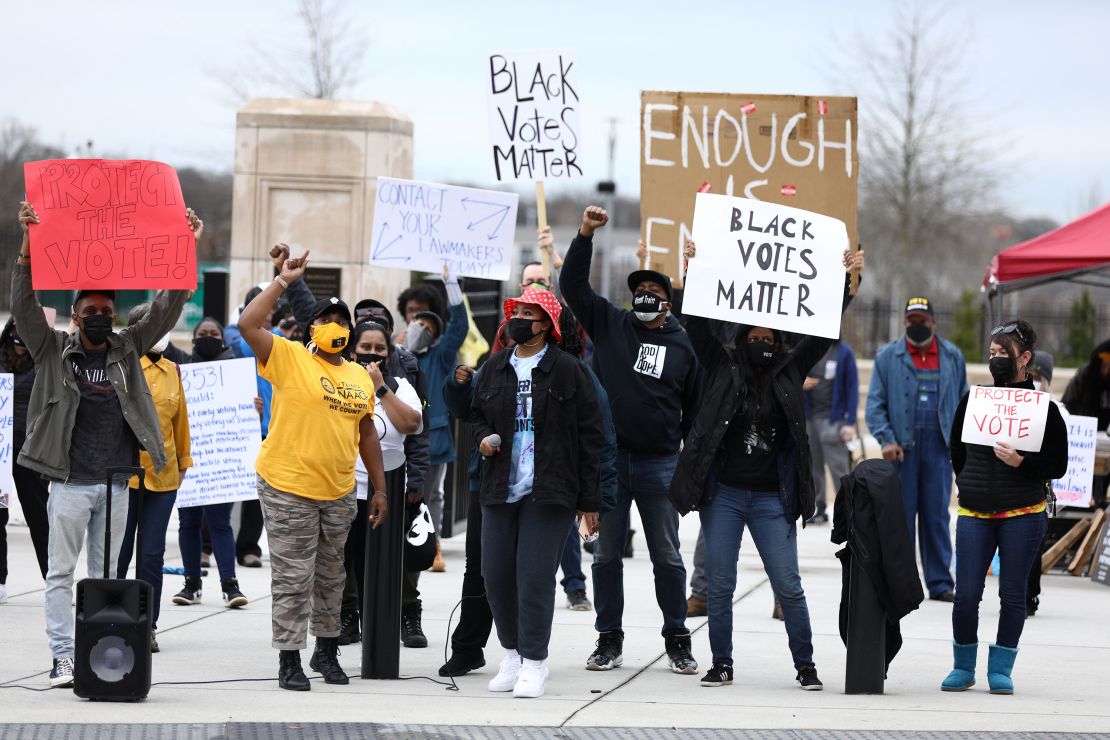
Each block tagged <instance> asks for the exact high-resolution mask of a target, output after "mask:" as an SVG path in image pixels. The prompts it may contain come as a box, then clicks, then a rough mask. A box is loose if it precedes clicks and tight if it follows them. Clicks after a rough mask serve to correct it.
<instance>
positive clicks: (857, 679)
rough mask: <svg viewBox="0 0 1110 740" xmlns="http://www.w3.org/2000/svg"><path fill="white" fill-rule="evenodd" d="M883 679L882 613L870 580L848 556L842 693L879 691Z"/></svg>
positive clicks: (858, 564)
mask: <svg viewBox="0 0 1110 740" xmlns="http://www.w3.org/2000/svg"><path fill="white" fill-rule="evenodd" d="M885 680H886V612H885V611H884V609H883V606H882V604H881V603H880V602H879V596H878V594H876V593H875V587H874V586H873V585H871V579H870V578H868V577H867V573H866V572H865V571H864V570H863V566H861V565H860V563H859V559H858V558H855V557H853V558H852V567H851V571H850V574H849V582H848V658H847V662H846V664H845V670H844V693H845V694H881V693H883V682H884V681H885Z"/></svg>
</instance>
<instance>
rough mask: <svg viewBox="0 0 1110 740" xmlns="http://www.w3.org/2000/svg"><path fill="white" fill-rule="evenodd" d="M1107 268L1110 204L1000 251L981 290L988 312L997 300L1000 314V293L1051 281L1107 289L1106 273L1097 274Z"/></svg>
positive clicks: (1108, 277) (1109, 263)
mask: <svg viewBox="0 0 1110 740" xmlns="http://www.w3.org/2000/svg"><path fill="white" fill-rule="evenodd" d="M1107 268H1110V203H1107V204H1106V205H1104V206H1102V207H1101V208H1097V209H1095V210H1094V211H1091V212H1090V213H1088V214H1087V215H1086V216H1083V217H1081V218H1079V219H1077V220H1075V221H1072V222H1071V223H1069V224H1065V225H1064V226H1061V227H1060V228H1058V229H1056V230H1054V231H1050V232H1048V233H1047V234H1042V235H1040V236H1038V237H1036V238H1035V239H1030V240H1029V241H1027V242H1022V243H1021V244H1015V245H1014V246H1012V247H1007V248H1006V249H1003V250H1002V251H1001V252H999V253H998V254H996V255H995V256H994V258H993V259H991V264H990V267H988V268H987V274H986V275H985V276H984V277H983V290H985V291H988V293H989V295H990V298H991V304H992V309H994V308H995V307H994V306H993V304H994V303H995V299H996V298H997V299H998V306H997V313H1001V310H1002V306H1001V302H1002V301H1001V298H1002V295H1003V294H1004V293H1009V292H1013V291H1015V290H1021V289H1023V288H1031V287H1033V286H1035V285H1042V284H1044V283H1049V282H1052V281H1054V280H1070V281H1071V282H1076V283H1084V284H1088V285H1094V286H1097V287H1102V288H1110V274H1100V273H1101V272H1102V271H1104V270H1107ZM992 313H995V311H994V310H992Z"/></svg>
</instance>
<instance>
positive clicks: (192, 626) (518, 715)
mask: <svg viewBox="0 0 1110 740" xmlns="http://www.w3.org/2000/svg"><path fill="white" fill-rule="evenodd" d="M633 526H635V527H636V528H637V529H639V525H638V523H634V525H633ZM171 532H176V526H175V525H172V524H171ZM696 535H697V520H696V519H695V518H693V517H686V518H685V519H684V520H683V525H682V538H683V544H684V555H685V557H686V560H687V566H688V568H689V567H691V563H692V557H693V546H694V542H695V539H696ZM8 537H9V544H10V548H9V549H10V552H9V565H10V570H11V575H10V577H9V580H8V587H9V593H10V594H11V598H10V600H9V602H8V603H6V604H3V605H0V684H12V683H16V684H21V685H26V686H31V687H36V688H41V687H45V686H47V678H46V673H47V671H48V670H49V668H50V654H49V651H48V650H47V645H46V637H45V633H44V629H45V623H44V619H43V608H42V581H41V579H40V578H39V576H38V572H37V569H36V568H35V566H34V558H33V552H32V549H31V544H30V538H29V536H28V533H27V530H26V529H24V528H20V527H9V531H8ZM828 537H829V528H828V527H827V526H821V527H808V528H806V529H805V531H804V532H802V533H801V535H800V548H801V562H802V576H803V582H804V585H805V588H806V592H807V595H808V599H809V606H810V611H811V614H812V621H813V627H814V645H815V658H816V661H817V667H818V670H819V671H820V675H821V678H822V679H823V680H824V682H825V691H824V692H821V693H809V692H803V691H801V690H800V689H799V688H798V687H797V684H796V683H795V680H794V671H793V668H792V665H791V661H790V654H789V651H788V649H787V644H786V636H785V633H784V630H783V626H782V623H781V622H777V621H774V620H772V619H771V618H770V614H771V606H772V596H771V590H770V587H769V585H768V584H767V581H766V577H765V576H764V574H763V572H762V568H761V565H760V562H759V559H758V556H757V555H756V554H755V551H754V547H753V546H752V544H751V543H750V541H746V542H745V544H744V549H743V552H742V554H741V577H740V585H739V588H738V591H737V603H736V607H735V614H736V621H735V643H736V649H735V658H736V671H737V672H736V682H735V684H734V685H732V686H728V687H722V688H716V689H708V688H702V687H701V686H700V685H699V683H698V679H697V677H693V676H677V675H674V674H672V673H670V671H669V670H668V669H667V666H666V660H665V657H664V655H663V641H662V638H661V637H660V636H659V627H660V621H661V620H660V616H659V612H658V608H657V607H656V605H655V598H654V590H653V587H652V578H651V564H650V562H649V560H648V558H647V552H646V549H645V547H644V544H643V540H642V538H640V537H637V540H636V545H637V546H636V556H635V557H634V558H633V559H632V560H626V561H625V568H626V570H625V574H626V599H627V607H626V614H625V631H626V638H625V664H624V667H622V668H619V669H617V670H614V671H611V672H607V673H595V672H587V671H585V670H584V669H583V664H584V662H585V659H586V657H587V656H588V655H589V653H590V651H591V649H592V647H593V643H594V639H595V633H594V631H593V627H592V625H593V614H592V613H582V612H571V611H568V610H566V609H565V608H564V607H565V601H564V600H563V598H562V597H561V596H560V598H559V599H558V600H557V609H556V612H555V627H554V632H553V637H552V644H551V658H550V666H551V678H550V680H549V682H548V686H547V694H546V695H545V696H544V697H543V698H541V699H537V700H519V699H518V700H514V699H512V698H511V696H507V695H494V694H490V693H489V692H488V691H487V690H486V682H487V681H488V680H489V678H490V677H491V676H492V675H493V673H494V672H495V671H496V665H497V663H498V661H499V659H500V649H499V648H498V647H496V638H495V637H494V638H492V639H491V647H490V648H489V649H487V656H486V657H487V662H488V663H489V665H488V666H487V667H486V668H485V669H483V670H482V671H479V672H478V673H476V674H471V675H469V676H466V677H463V678H460V679H458V681H457V683H458V691H451V690H448V689H447V688H446V687H444V686H442V685H439V684H437V683H434V682H433V681H432V680H428V679H429V678H434V679H435V680H437V681H438V680H441V679H439V677H438V675H437V674H436V671H437V669H438V667H439V666H440V665H441V664H442V662H443V659H444V646H445V642H446V640H447V634H448V624H447V618H448V615H449V614H450V612H451V610H452V608H453V607H454V606H455V603H456V602H457V600H458V598H459V593H460V586H461V579H462V570H463V542H462V538H461V537H459V538H455V539H453V540H448V541H446V542H445V543H444V551H445V557H446V559H447V565H448V570H447V572H446V573H444V574H433V573H426V574H424V575H423V576H422V578H421V591H422V595H423V599H424V629H425V632H426V633H427V634H428V638H429V641H430V643H431V645H430V647H429V648H428V649H424V650H408V649H403V650H402V656H401V657H402V664H401V671H402V674H403V675H405V676H406V677H407V678H409V679H410V680H403V681H363V680H361V679H358V678H352V682H351V684H350V685H349V686H327V685H325V684H324V683H323V682H322V681H320V680H317V681H314V682H313V690H312V691H310V692H304V693H296V692H287V691H282V690H280V689H279V688H278V687H277V683H276V680H273V678H274V676H276V671H277V658H276V654H275V653H274V651H273V650H271V649H270V647H269V642H270V636H269V625H270V609H269V597H268V590H269V589H268V585H269V569H268V567H264V568H262V569H253V570H252V569H245V568H240V569H239V578H240V582H241V585H242V588H243V591H244V592H245V593H246V594H247V595H248V596H249V597H251V598H252V602H251V604H250V605H249V606H248V607H246V608H244V609H241V610H235V611H233V610H228V609H225V608H224V607H223V606H222V604H221V603H220V601H219V594H218V578H217V577H216V576H215V573H214V572H213V575H211V576H209V578H207V579H206V581H205V586H206V587H207V589H208V590H206V592H205V598H204V603H203V604H201V605H199V606H192V607H179V606H174V605H172V604H171V603H170V600H169V598H170V596H171V595H172V594H173V593H175V592H176V591H177V590H178V589H179V588H180V581H181V579H180V577H179V576H167V577H166V585H165V588H164V594H163V607H162V617H161V629H160V630H159V643H160V644H161V647H162V652H161V653H159V654H157V655H155V656H154V681H155V682H156V684H159V685H156V686H154V688H152V690H151V693H150V697H149V698H148V699H147V700H146V701H144V702H141V703H137V704H116V703H90V702H85V701H82V700H80V699H78V698H76V697H75V696H74V695H73V693H72V692H71V691H68V690H52V691H42V692H32V691H25V690H22V689H17V688H0V721H2V722H3V723H4V725H5V727H6V728H7V731H9V732H14V731H15V729H14V728H15V725H16V724H18V723H174V724H177V723H191V724H192V726H193V727H199V724H202V723H227V722H232V723H250V722H265V723H293V722H295V723H309V722H343V723H375V724H376V725H386V726H397V725H403V726H408V727H416V726H424V725H440V726H452V727H454V728H457V729H458V730H460V731H461V730H462V729H464V728H468V729H467V733H470V732H472V731H474V732H478V733H479V735H480V734H481V728H482V727H489V728H491V730H490V731H491V732H492V727H512V726H521V727H548V728H555V727H563V728H566V729H568V730H569V729H571V728H579V730H581V731H585V730H587V729H589V728H602V727H609V728H630V727H631V728H635V727H641V728H733V729H741V728H752V729H758V728H762V729H767V730H783V731H785V730H807V729H824V730H845V731H848V730H852V731H862V730H869V731H875V732H876V733H877V734H876V735H874V736H877V737H882V736H890V737H893V736H898V735H900V734H901V733H904V732H908V731H922V732H934V733H935V732H941V731H957V730H959V731H973V732H974V731H978V732H983V731H1022V732H1026V733H1028V732H1043V733H1049V734H1050V735H1052V736H1054V737H1058V736H1059V735H1060V733H1065V732H1106V731H1108V730H1110V702H1107V701H1106V693H1105V688H1104V674H1103V673H1102V668H1103V667H1104V666H1106V665H1108V664H1110V589H1107V588H1105V587H1102V586H1098V585H1095V584H1093V583H1091V582H1090V581H1088V580H1086V579H1078V578H1072V577H1070V576H1051V577H1048V576H1046V577H1045V579H1044V589H1045V592H1044V594H1043V595H1042V600H1041V603H1042V607H1041V611H1040V612H1039V613H1038V615H1037V616H1036V617H1035V618H1033V619H1032V620H1030V621H1029V622H1028V624H1027V626H1026V630H1025V635H1024V637H1023V640H1022V651H1021V654H1020V655H1019V657H1018V661H1017V666H1016V668H1015V672H1014V678H1015V683H1016V687H1017V693H1016V695H1015V696H1012V697H1003V696H991V695H989V694H988V693H987V691H986V688H985V684H986V681H985V675H983V672H982V670H980V685H979V686H977V687H976V688H975V689H973V690H971V691H969V692H967V693H964V694H946V693H942V692H941V691H939V690H938V685H939V683H940V680H941V679H942V678H943V677H944V675H945V674H946V672H947V671H948V669H949V668H950V666H951V662H950V660H951V650H950V640H951V630H950V617H951V606H950V605H948V604H942V603H935V602H926V603H925V604H923V605H922V607H921V609H920V610H918V611H917V612H915V613H913V614H912V615H910V616H909V617H908V618H907V619H906V620H904V621H903V625H902V626H903V635H904V637H905V646H904V647H903V649H902V652H901V654H900V655H899V656H898V658H897V659H896V660H895V662H894V663H893V665H892V666H891V671H890V678H889V680H888V682H887V684H886V694H884V695H880V696H846V695H844V694H843V685H844V647H843V645H842V644H841V642H840V638H839V635H838V634H837V610H838V606H839V600H840V568H839V562H838V561H837V560H836V559H835V558H834V557H833V552H834V550H835V547H834V546H833V545H832V544H831V543H829V541H828ZM170 539H171V540H173V539H175V538H174V537H173V536H172V534H171V538H170ZM167 557H168V562H169V563H171V564H176V563H179V562H180V561H179V560H177V553H176V548H175V547H173V546H172V545H171V551H170V552H169V553H168V554H167ZM584 560H585V563H584V565H585V566H586V567H587V573H588V565H589V560H590V556H589V555H586V554H584ZM991 580H992V581H993V577H991ZM986 593H987V599H986V601H985V603H984V605H983V608H982V624H983V626H982V628H981V632H980V637H981V639H983V641H984V642H987V641H988V640H989V639H990V637H991V636H992V635H993V633H994V626H995V624H996V620H997V613H998V604H997V597H996V588H995V586H994V585H992V583H988V586H987V590H986ZM690 627H691V629H692V630H694V653H695V657H697V658H698V659H699V661H700V662H701V663H702V667H703V669H704V668H705V667H707V664H708V662H709V657H710V653H709V645H708V635H707V631H706V629H705V619H692V620H690ZM359 649H360V648H359V646H357V645H355V646H351V647H349V648H344V649H343V654H342V656H341V662H342V663H343V665H344V667H345V668H346V670H347V671H348V673H350V674H351V675H352V676H355V675H357V673H358V666H359V662H360V657H359ZM982 653H983V654H982V656H981V657H980V661H981V666H982V664H984V663H985V660H986V647H985V645H984V646H983V648H982ZM303 658H304V661H305V665H306V666H307V659H308V654H307V653H306V654H304V656H303ZM230 679H264V680H253V681H243V682H237V681H231V682H227V683H216V684H198V683H189V682H204V681H228V680H230ZM170 682H173V683H170ZM25 729H27V730H31V729H32V728H25ZM59 729H61V728H59ZM449 729H450V728H448V727H444V730H445V731H447V730H449ZM422 732H423V731H422ZM449 734H450V733H449ZM479 735H472V734H465V735H463V734H458V735H454V734H452V735H451V736H458V737H462V736H466V737H470V736H479ZM13 736H14V735H13ZM28 736H32V735H28ZM56 736H57V735H56ZM358 736H362V735H358ZM366 736H370V735H366ZM391 736H394V737H397V736H399V735H396V734H393V735H391ZM529 736H531V735H529ZM573 736H574V737H585V736H586V735H582V734H580V732H576V733H575V734H574V735H573ZM610 736H614V737H616V736H617V735H610ZM621 736H623V735H621ZM662 736H663V735H660V737H662ZM665 736H666V737H670V736H671V735H670V734H667V735H665ZM782 736H783V737H794V736H795V735H790V734H788V735H782ZM797 736H801V735H797ZM628 737H632V735H628ZM844 737H848V736H847V735H845V736H844Z"/></svg>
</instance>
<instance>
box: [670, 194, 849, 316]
mask: <svg viewBox="0 0 1110 740" xmlns="http://www.w3.org/2000/svg"><path fill="white" fill-rule="evenodd" d="M693 238H694V242H695V244H696V246H697V256H696V257H695V258H694V259H692V260H690V267H689V272H688V273H687V275H686V292H685V294H684V296H683V305H682V310H683V311H684V312H685V313H688V314H692V315H694V316H704V317H706V318H710V319H721V320H722V321H731V322H734V323H738V324H749V325H752V326H766V327H769V328H772V329H781V330H783V331H790V332H798V333H800V334H812V335H815V336H820V337H831V338H836V337H838V336H840V314H841V310H842V308H843V305H844V263H843V261H842V260H843V255H844V250H845V249H847V247H848V233H847V231H845V229H844V223H843V222H841V221H837V220H836V219H835V218H829V217H828V216H822V215H820V214H817V213H810V212H808V211H803V210H800V209H798V208H790V207H789V206H780V205H777V204H775V203H764V202H761V201H758V200H749V199H746V198H730V197H729V196H727V195H714V194H711V193H698V194H697V202H696V204H695V206H694V234H693Z"/></svg>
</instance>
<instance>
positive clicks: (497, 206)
mask: <svg viewBox="0 0 1110 740" xmlns="http://www.w3.org/2000/svg"><path fill="white" fill-rule="evenodd" d="M459 202H460V203H462V207H463V210H464V211H469V210H470V209H469V208H467V205H468V204H472V205H479V206H490V207H492V208H493V212H491V213H489V214H487V215H485V216H483V217H482V218H479V219H477V220H475V221H471V222H470V223H469V224H467V226H466V229H467V231H474V227H475V226H477V225H478V224H480V223H484V222H486V221H489V220H490V219H493V218H497V217H498V216H500V217H501V218H500V219H499V220H498V221H497V225H496V226H494V227H493V229H492V230H491V231H490V233H489V234H487V235H486V238H487V239H493V238H494V237H495V236H497V232H498V231H500V230H501V226H502V225H504V223H505V217H506V216H508V215H509V209H510V208H511V206H506V205H502V204H501V203H492V202H490V201H488V200H474V199H472V198H471V197H470V196H466V197H464V198H463V199H462V200H461V201H459Z"/></svg>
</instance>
